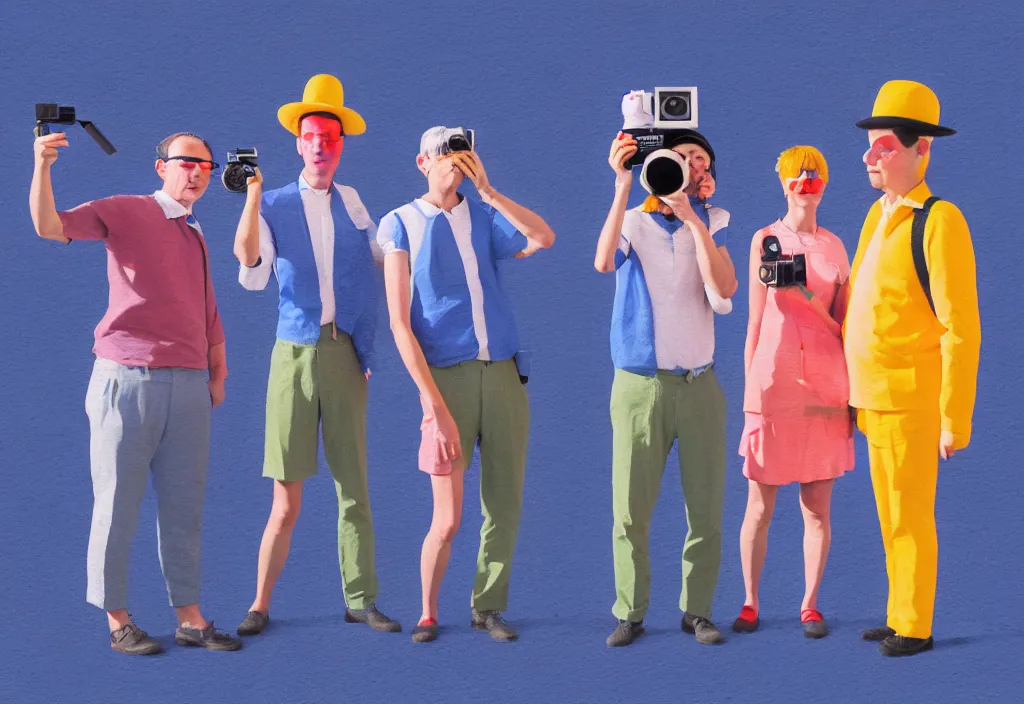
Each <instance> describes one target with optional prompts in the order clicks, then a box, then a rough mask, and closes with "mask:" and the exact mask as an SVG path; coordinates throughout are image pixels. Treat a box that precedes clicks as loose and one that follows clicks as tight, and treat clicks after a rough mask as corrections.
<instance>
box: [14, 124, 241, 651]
mask: <svg viewBox="0 0 1024 704" xmlns="http://www.w3.org/2000/svg"><path fill="white" fill-rule="evenodd" d="M67 144H68V141H67V136H66V135H65V134H64V133H56V134H50V135H45V136H43V137H39V138H38V139H36V143H35V170H34V172H33V174H32V187H31V192H30V195H29V206H30V210H31V213H32V222H33V223H34V224H35V229H36V232H37V233H38V234H39V236H40V237H43V238H46V239H49V240H54V241H56V242H62V243H64V244H69V243H71V242H74V241H76V240H99V241H102V242H103V243H104V244H105V245H106V249H107V279H108V282H109V285H110V296H109V303H108V307H107V312H106V314H105V315H104V316H103V319H102V320H101V321H100V323H99V325H98V326H97V327H96V332H95V337H96V344H95V346H94V347H93V352H94V353H95V355H96V361H95V364H94V366H93V372H92V377H91V379H90V380H89V390H88V392H87V394H86V403H85V405H86V411H87V413H88V416H89V427H90V434H91V441H90V448H91V451H90V459H91V466H92V481H93V494H94V504H93V515H92V530H91V532H90V535H89V552H88V558H87V563H88V589H87V596H86V598H87V601H88V602H89V603H90V604H92V605H94V606H97V607H99V608H101V609H103V610H104V611H106V612H107V620H108V622H109V626H110V646H111V648H113V649H114V650H116V651H119V652H123V653H128V654H133V655H149V654H152V653H157V652H160V650H161V646H160V644H159V643H158V642H157V641H156V640H154V639H153V638H151V637H150V636H149V635H148V634H147V633H146V632H145V631H142V630H140V629H139V628H138V627H137V626H136V625H135V624H134V623H133V622H132V619H131V616H130V615H129V614H128V611H127V581H128V559H129V553H130V550H131V542H132V536H133V535H134V533H135V526H136V523H137V521H138V515H139V506H140V504H141V502H142V497H143V495H144V494H145V491H146V484H147V483H148V480H149V477H150V475H151V474H152V477H153V485H154V488H155V489H156V495H157V512H158V519H157V525H158V537H159V550H160V565H161V568H162V569H163V573H164V579H165V580H166V582H167V592H168V597H169V600H170V603H171V606H173V607H174V608H175V610H176V611H177V616H178V629H177V631H176V632H175V641H176V642H177V643H178V644H179V645H187V646H199V647H204V648H210V649H214V650H237V649H238V648H240V647H241V645H242V644H241V641H240V640H239V639H237V638H235V637H233V636H230V635H228V634H226V633H222V632H220V631H217V630H215V629H214V627H213V623H212V622H208V621H207V620H206V619H205V618H204V617H203V615H202V612H201V611H200V609H199V583H200V546H201V530H202V510H203V498H204V495H205V491H206V472H207V465H208V462H209V448H210V414H211V409H212V408H215V407H217V406H218V405H219V404H220V403H221V402H222V401H223V400H224V380H225V378H226V377H227V363H226V361H225V360H226V357H225V352H224V328H223V325H222V324H221V320H220V315H219V313H218V311H217V300H216V298H215V296H214V292H213V282H212V280H211V277H210V268H209V256H208V253H207V249H206V242H205V240H204V238H203V232H202V229H201V228H200V226H199V222H198V221H197V220H196V218H195V216H194V215H193V214H192V206H193V204H194V203H195V202H196V201H198V200H199V199H200V198H201V197H202V195H203V193H204V192H205V191H206V188H207V186H209V183H210V173H211V171H212V170H213V169H215V168H216V166H217V165H216V164H215V163H214V162H213V153H212V152H211V151H210V147H209V145H208V144H207V143H206V141H205V140H203V139H202V138H201V137H198V136H196V135H193V134H189V133H177V134H173V135H171V136H170V137H167V138H166V139H164V140H163V141H162V142H161V143H160V145H159V146H158V147H157V157H158V158H157V161H156V172H157V174H158V175H159V176H160V178H161V180H162V181H163V187H162V188H161V189H160V190H158V191H156V192H155V193H153V194H151V195H141V196H140V195H117V196H111V197H108V198H102V199H99V200H95V201H90V202H88V203H84V204H82V205H79V206H78V207H76V208H72V209H71V210H67V211H62V212H58V211H57V208H56V206H55V204H54V197H53V186H52V184H51V181H50V167H51V165H52V164H53V163H54V161H56V160H57V150H58V149H59V148H60V147H65V146H67Z"/></svg>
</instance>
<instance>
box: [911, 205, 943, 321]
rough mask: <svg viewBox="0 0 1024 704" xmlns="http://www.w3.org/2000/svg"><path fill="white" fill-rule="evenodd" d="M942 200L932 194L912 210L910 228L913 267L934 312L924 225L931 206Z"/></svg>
mask: <svg viewBox="0 0 1024 704" xmlns="http://www.w3.org/2000/svg"><path fill="white" fill-rule="evenodd" d="M940 200H942V199H941V198H939V197H938V196H932V197H930V198H929V199H928V200H926V201H925V202H924V206H923V207H922V208H921V209H920V210H917V209H915V210H914V223H913V225H912V227H911V230H910V250H911V252H912V253H913V255H914V268H915V269H916V270H917V278H918V279H919V280H920V281H921V288H923V289H924V295H925V296H926V297H927V298H928V305H929V306H930V307H931V309H932V313H934V312H935V302H934V301H932V285H931V280H930V278H929V276H928V260H927V259H926V258H925V255H924V225H925V223H926V222H927V220H928V213H929V211H931V209H932V206H933V205H934V204H935V203H937V202H938V201H940Z"/></svg>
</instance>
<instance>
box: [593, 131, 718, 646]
mask: <svg viewBox="0 0 1024 704" xmlns="http://www.w3.org/2000/svg"><path fill="white" fill-rule="evenodd" d="M672 134H673V136H672V137H671V138H670V139H669V140H667V144H666V147H667V148H671V149H673V150H674V151H676V152H678V153H679V154H681V155H683V156H684V157H686V159H687V161H688V164H689V170H690V174H689V185H688V186H686V187H685V188H684V189H683V190H681V191H678V192H676V193H674V194H672V195H669V196H664V197H662V198H656V197H654V196H650V197H648V199H647V200H646V201H645V202H644V203H643V205H641V206H639V207H637V208H633V209H629V210H627V209H626V203H627V200H628V198H629V192H630V187H631V185H632V179H633V175H632V172H631V170H630V169H629V168H627V167H626V166H625V163H626V161H627V160H628V159H629V158H630V157H631V156H633V155H634V154H635V153H636V151H637V143H636V140H635V139H633V138H632V137H631V136H629V135H627V134H623V133H622V132H619V134H618V135H617V136H616V138H615V139H614V140H613V142H612V146H611V153H610V155H609V159H608V162H609V164H610V166H611V167H612V170H613V171H614V172H615V196H614V199H613V201H612V206H611V209H610V210H609V212H608V217H607V219H606V220H605V223H604V227H603V228H602V230H601V235H600V238H599V240H598V244H597V254H596V256H595V259H594V266H595V268H596V269H597V270H598V271H600V272H602V273H611V272H615V284H616V286H615V301H614V304H613V307H612V324H611V351H612V361H613V363H614V366H615V378H614V381H613V383H612V392H611V406H610V410H611V423H612V496H613V499H612V503H613V507H612V512H613V516H614V528H613V537H612V553H613V559H614V563H615V590H616V597H617V598H616V601H615V604H614V606H613V607H612V613H613V614H614V615H615V617H616V618H617V619H618V620H619V624H618V626H617V627H616V629H615V630H614V632H612V634H611V635H610V636H609V637H608V639H607V643H608V645H609V646H623V645H629V644H630V643H632V642H633V641H634V640H635V639H636V638H637V637H639V636H640V635H642V634H643V632H644V627H643V621H644V616H645V615H646V613H647V609H648V606H649V603H648V602H649V594H650V559H649V556H648V535H649V530H650V521H651V515H652V514H653V512H654V505H655V503H656V502H657V499H658V489H659V488H660V486H661V478H662V475H663V473H664V471H665V463H666V461H667V460H668V455H669V452H670V451H671V449H672V445H673V444H674V443H675V441H676V440H678V441H679V469H680V473H681V475H682V484H683V497H684V500H685V502H686V519H687V524H688V532H687V535H686V542H685V544H684V546H683V588H682V594H681V596H680V599H679V608H680V609H681V610H682V611H683V617H682V629H683V631H685V632H687V633H693V634H695V636H696V639H697V640H698V641H699V642H701V643H705V644H713V643H718V642H720V641H721V639H722V636H721V634H720V633H719V631H718V629H717V628H716V627H715V625H714V624H713V623H712V621H711V602H712V598H713V596H714V592H715V588H716V586H717V584H718V571H719V563H720V560H721V554H722V502H723V498H724V493H725V467H726V440H725V395H724V394H723V393H722V388H721V386H720V385H719V383H718V380H717V379H716V377H715V372H714V354H715V327H714V314H715V313H728V312H729V311H731V310H732V302H731V300H730V299H731V298H732V296H733V294H735V293H736V289H737V287H738V284H737V282H736V271H735V267H734V266H733V263H732V260H731V258H730V257H729V253H728V251H727V250H726V247H725V243H726V229H727V227H728V224H729V213H728V212H727V211H725V210H722V209H721V208H717V207H713V206H711V205H710V204H708V203H707V200H708V198H710V197H711V195H712V194H713V193H714V190H715V179H714V174H715V153H714V151H712V149H711V145H710V144H709V143H708V140H707V139H706V138H705V137H704V136H703V135H701V134H700V133H699V132H696V131H694V130H683V129H681V130H678V131H674V132H673V133H672Z"/></svg>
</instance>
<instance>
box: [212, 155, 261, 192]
mask: <svg viewBox="0 0 1024 704" xmlns="http://www.w3.org/2000/svg"><path fill="white" fill-rule="evenodd" d="M257 156H258V155H257V154H256V148H255V147H253V148H252V149H236V150H235V151H233V152H228V161H227V163H226V164H225V165H224V171H223V173H222V174H221V177H220V180H221V181H222V182H223V183H224V188H226V189H228V190H229V191H231V192H232V193H245V192H246V190H248V188H249V184H248V183H247V181H248V180H249V179H250V178H252V177H253V176H255V175H256V166H257V164H256V157H257Z"/></svg>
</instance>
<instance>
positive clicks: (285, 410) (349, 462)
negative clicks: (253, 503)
mask: <svg viewBox="0 0 1024 704" xmlns="http://www.w3.org/2000/svg"><path fill="white" fill-rule="evenodd" d="M333 332H334V328H333V326H331V325H325V326H323V327H322V328H321V329H320V340H319V342H317V344H315V345H299V344H295V343H293V342H287V341H284V340H278V341H277V343H276V344H275V345H274V351H273V353H272V354H271V359H270V380H269V382H268V384H267V426H266V441H265V449H264V460H263V476H265V477H271V478H273V479H277V480H279V481H284V482H295V481H302V480H304V479H307V478H309V477H311V476H313V475H315V474H316V473H317V466H318V457H319V449H320V448H319V435H320V426H321V423H322V424H323V440H324V455H325V456H326V458H327V465H328V466H329V467H330V469H331V474H332V475H333V476H334V486H335V490H336V491H337V494H338V561H339V563H340V565H341V581H342V585H343V590H344V594H345V602H346V603H347V604H348V606H349V608H352V609H362V608H366V606H368V605H369V604H371V603H372V602H373V601H374V600H375V599H376V598H377V574H376V569H375V566H374V537H373V516H372V513H371V511H370V496H369V490H368V487H367V481H366V396H367V383H366V377H365V376H363V373H362V371H361V370H360V364H359V358H358V357H357V356H356V352H355V348H354V347H353V346H352V339H351V338H350V337H349V336H348V335H346V334H345V333H343V332H340V331H338V332H337V339H332V333H333Z"/></svg>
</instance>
